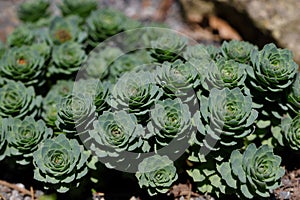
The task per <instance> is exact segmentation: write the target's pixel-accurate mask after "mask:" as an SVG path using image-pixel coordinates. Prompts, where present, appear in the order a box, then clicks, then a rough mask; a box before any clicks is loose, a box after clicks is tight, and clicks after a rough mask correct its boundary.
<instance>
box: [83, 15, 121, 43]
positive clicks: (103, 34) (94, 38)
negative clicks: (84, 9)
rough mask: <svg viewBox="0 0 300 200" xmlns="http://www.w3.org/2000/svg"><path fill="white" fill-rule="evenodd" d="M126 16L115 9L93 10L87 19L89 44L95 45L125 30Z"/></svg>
mask: <svg viewBox="0 0 300 200" xmlns="http://www.w3.org/2000/svg"><path fill="white" fill-rule="evenodd" d="M125 18H126V17H125V16H124V15H123V14H122V13H120V12H119V11H116V10H113V9H101V10H96V11H93V12H92V13H91V14H90V16H89V17H88V18H87V21H86V23H87V32H88V35H89V44H90V45H91V46H93V47H95V46H97V45H98V44H99V43H100V42H102V41H103V40H105V39H107V38H108V37H110V36H113V35H115V34H117V33H120V32H121V31H123V30H124V26H123V23H124V19H125Z"/></svg>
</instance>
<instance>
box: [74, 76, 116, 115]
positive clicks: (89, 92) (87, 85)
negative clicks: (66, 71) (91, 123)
mask: <svg viewBox="0 0 300 200" xmlns="http://www.w3.org/2000/svg"><path fill="white" fill-rule="evenodd" d="M111 87H112V85H111V83H110V82H108V81H103V82H102V81H100V80H99V79H94V78H90V79H80V80H78V81H76V82H74V87H73V93H83V94H84V95H85V96H88V97H89V98H91V99H92V100H93V105H95V106H96V112H97V113H98V114H101V113H102V112H103V111H104V110H109V105H108V103H107V99H108V98H109V95H110V90H111Z"/></svg>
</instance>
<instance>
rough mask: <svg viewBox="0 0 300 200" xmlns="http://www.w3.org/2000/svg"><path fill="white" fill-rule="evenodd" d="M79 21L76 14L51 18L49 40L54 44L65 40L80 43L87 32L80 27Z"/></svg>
mask: <svg viewBox="0 0 300 200" xmlns="http://www.w3.org/2000/svg"><path fill="white" fill-rule="evenodd" d="M79 23H80V19H79V18H78V17H77V16H69V17H66V18H62V17H58V16H57V17H55V18H53V19H52V21H51V23H50V26H49V37H50V41H49V42H50V43H53V44H56V45H59V44H63V43H65V42H67V41H74V42H78V43H82V42H83V41H84V40H85V39H86V38H87V33H86V32H84V31H83V30H81V29H80V27H79Z"/></svg>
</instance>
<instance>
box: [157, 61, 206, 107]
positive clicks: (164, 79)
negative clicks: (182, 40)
mask: <svg viewBox="0 0 300 200" xmlns="http://www.w3.org/2000/svg"><path fill="white" fill-rule="evenodd" d="M196 67H201V66H198V65H195V62H194V63H190V62H183V61H182V60H176V61H175V62H173V63H169V62H164V63H163V64H162V65H161V66H158V67H157V68H156V72H155V75H156V81H157V82H158V84H159V85H160V86H161V87H162V88H163V90H164V95H166V96H168V97H170V98H176V97H178V98H181V99H182V101H183V102H188V101H191V100H192V99H194V98H195V96H196V95H195V94H194V93H195V91H194V88H196V87H197V86H199V85H200V83H201V75H200V73H199V71H198V70H197V68H196Z"/></svg>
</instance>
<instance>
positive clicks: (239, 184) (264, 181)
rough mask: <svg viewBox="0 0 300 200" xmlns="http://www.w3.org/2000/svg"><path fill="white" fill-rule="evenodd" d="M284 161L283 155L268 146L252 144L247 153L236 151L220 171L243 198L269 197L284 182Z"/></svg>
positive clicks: (222, 165) (221, 166)
mask: <svg viewBox="0 0 300 200" xmlns="http://www.w3.org/2000/svg"><path fill="white" fill-rule="evenodd" d="M280 163H281V158H280V157H279V156H277V155H274V153H273V149H272V148H271V147H269V146H268V145H262V146H260V147H259V148H257V147H256V146H255V144H250V145H249V146H248V147H247V148H246V150H245V152H244V153H243V154H241V153H240V152H239V151H238V150H234V151H233V152H232V153H231V156H230V161H229V162H224V163H222V164H221V165H220V167H219V169H218V170H219V172H220V174H221V175H222V178H223V179H224V180H225V181H226V183H227V184H228V186H230V187H231V188H234V189H235V190H236V192H238V194H239V195H240V197H244V198H247V199H252V198H267V197H270V191H271V190H274V189H276V188H278V187H279V186H280V184H281V178H282V176H283V175H284V173H285V170H284V169H283V168H282V167H280Z"/></svg>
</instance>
